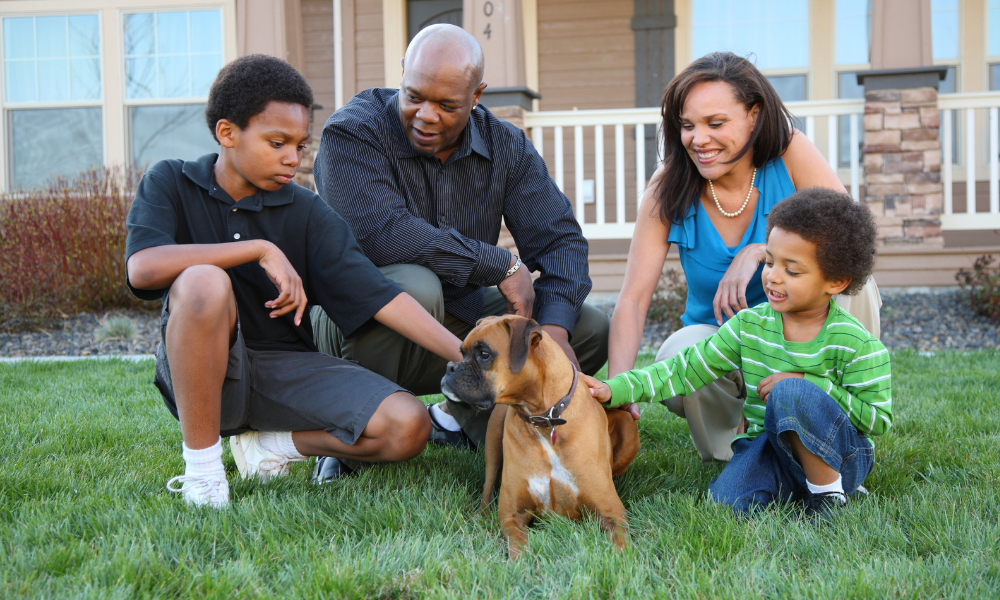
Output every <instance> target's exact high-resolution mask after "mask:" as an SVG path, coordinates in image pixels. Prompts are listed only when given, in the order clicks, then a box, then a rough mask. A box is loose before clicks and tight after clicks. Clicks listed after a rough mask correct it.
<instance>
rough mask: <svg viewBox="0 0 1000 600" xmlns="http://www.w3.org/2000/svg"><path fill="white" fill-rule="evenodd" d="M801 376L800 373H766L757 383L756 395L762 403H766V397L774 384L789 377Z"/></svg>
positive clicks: (800, 377)
mask: <svg viewBox="0 0 1000 600" xmlns="http://www.w3.org/2000/svg"><path fill="white" fill-rule="evenodd" d="M803 376H804V375H803V374H802V373H775V374H774V375H768V376H767V377H765V378H764V379H761V380H760V383H758V384H757V395H758V396H760V399H761V400H763V401H764V404H767V397H768V396H770V395H771V388H773V387H774V384H776V383H778V382H779V381H781V380H782V379H788V378H789V377H798V378H799V379H802V377H803Z"/></svg>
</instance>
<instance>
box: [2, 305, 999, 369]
mask: <svg viewBox="0 0 1000 600" xmlns="http://www.w3.org/2000/svg"><path fill="white" fill-rule="evenodd" d="M882 300H883V306H882V342H883V343H884V344H885V345H886V347H887V348H889V349H891V350H897V349H904V348H910V349H913V350H917V351H923V352H932V351H936V350H974V349H978V348H997V349H1000V324H998V323H994V322H992V321H990V320H989V319H988V318H986V317H984V316H982V315H978V314H976V313H975V312H973V311H972V309H971V308H969V305H968V303H967V302H966V301H965V300H964V299H962V298H961V296H960V295H959V293H958V292H948V293H943V294H895V295H886V296H884V297H883V299H882ZM599 307H600V308H601V309H602V310H604V311H605V312H606V313H608V314H611V312H612V310H613V309H614V305H613V304H603V305H599ZM111 316H125V317H128V318H129V319H131V320H132V322H133V323H134V325H135V327H134V331H135V336H134V339H132V340H127V341H126V340H109V341H104V342H98V341H97V330H98V328H99V327H100V326H101V323H102V322H103V321H104V320H105V319H107V318H109V317H111ZM158 324H159V313H156V312H143V311H134V310H133V311H122V310H115V311H106V312H101V313H80V314H77V315H74V316H70V317H68V318H66V319H64V320H63V322H62V326H61V327H55V328H51V329H41V330H38V331H29V332H24V333H0V356H2V357H21V356H92V355H100V354H152V353H153V352H154V351H155V350H156V344H157V343H158V341H159V332H158V330H157V328H158ZM672 332H673V327H672V326H670V325H667V324H664V323H652V322H647V323H646V329H645V332H644V333H643V337H642V348H643V350H644V351H653V352H655V351H656V350H657V349H658V348H659V346H660V344H661V343H662V342H663V340H665V339H667V336H669V335H670V334H671V333H672Z"/></svg>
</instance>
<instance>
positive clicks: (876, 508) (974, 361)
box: [0, 351, 1000, 600]
mask: <svg viewBox="0 0 1000 600" xmlns="http://www.w3.org/2000/svg"><path fill="white" fill-rule="evenodd" d="M649 360H650V358H649V357H648V356H647V357H645V361H647V362H648V361H649ZM893 374H894V378H893V387H894V394H893V395H894V400H895V402H894V409H895V413H896V418H895V426H894V427H893V428H892V430H891V432H890V433H889V434H888V435H887V436H885V437H883V438H880V439H878V440H876V444H877V446H876V455H875V461H876V464H875V471H874V472H873V473H872V475H871V477H869V479H868V480H867V481H866V486H867V487H868V488H869V489H870V490H871V492H872V493H871V496H870V497H868V498H866V499H862V500H859V501H855V502H853V503H852V504H851V505H850V506H849V507H848V509H847V510H846V511H844V512H843V513H842V514H841V515H839V516H838V517H837V518H836V519H835V520H834V521H833V522H831V523H828V524H827V525H825V526H819V527H818V526H813V525H809V524H805V523H803V522H801V521H800V520H799V519H798V517H797V513H796V512H795V511H792V510H787V509H783V510H772V511H768V512H766V513H764V514H760V515H758V516H757V517H755V518H752V519H749V520H746V519H740V518H736V517H734V516H732V515H731V514H730V513H729V512H728V510H727V509H725V508H721V507H719V506H716V505H713V504H712V503H710V502H708V501H707V500H706V498H705V490H706V489H707V487H708V483H709V481H710V480H711V479H712V478H713V477H714V476H715V475H716V474H718V472H719V470H720V467H704V466H702V464H701V462H700V461H699V460H698V458H697V455H696V453H695V451H694V448H693V446H692V444H691V442H690V439H689V438H688V436H687V431H686V429H687V426H686V424H685V423H684V421H682V420H680V419H678V418H676V417H674V416H673V415H671V414H669V413H668V412H667V411H666V409H664V408H662V407H659V406H649V407H644V409H643V418H642V420H641V421H640V422H639V431H640V434H641V436H642V450H641V451H640V452H639V456H638V458H637V459H636V462H635V463H634V464H633V465H632V467H631V469H629V471H628V472H627V473H626V474H625V475H624V476H622V477H621V478H620V479H619V480H618V481H617V484H618V490H619V492H620V494H621V496H622V500H623V501H624V503H625V507H626V508H627V509H628V513H629V521H630V524H631V532H632V545H631V547H630V548H629V549H627V550H625V551H622V552H617V551H614V550H613V549H612V547H611V546H610V545H609V544H608V542H607V541H606V539H605V537H604V535H603V533H601V531H600V530H599V528H598V526H597V523H596V522H595V521H594V520H589V521H584V522H570V521H566V520H563V519H559V518H547V519H544V520H543V521H542V522H541V523H540V524H539V525H536V526H535V527H534V529H533V531H532V533H531V535H530V547H529V549H528V550H527V552H526V553H525V555H523V557H522V558H521V559H520V560H519V561H517V562H510V561H508V560H507V559H506V552H505V549H504V545H503V543H502V540H501V536H500V529H499V527H498V525H497V524H496V522H495V520H494V519H493V518H484V517H481V516H479V515H478V514H477V512H476V508H477V507H478V502H479V494H480V490H481V486H482V481H483V456H482V455H481V454H479V455H476V454H471V453H466V452H460V451H457V450H452V449H443V448H437V447H428V448H427V450H425V451H424V453H423V454H422V455H420V456H419V457H417V458H416V459H414V460H412V461H410V462H408V463H405V464H400V465H387V466H384V467H379V468H375V469H371V470H368V471H367V472H364V473H362V474H361V475H359V476H356V477H351V478H348V479H346V480H344V481H340V482H337V483H334V484H331V485H328V486H324V487H322V488H320V487H317V486H314V485H311V484H310V481H309V475H310V473H311V468H312V464H311V463H307V464H298V465H295V466H294V467H293V469H292V475H291V477H288V478H286V479H284V480H279V481H273V482H269V483H267V484H260V483H256V482H245V481H240V480H238V479H237V478H236V477H235V471H236V470H235V466H234V464H233V461H232V459H231V458H230V457H229V455H228V445H227V446H226V448H227V450H226V457H225V462H226V469H227V471H228V472H229V475H230V482H231V488H230V489H231V498H232V502H233V504H232V506H231V508H230V509H228V510H223V511H215V510H211V509H197V508H191V507H188V506H186V505H185V504H184V502H183V501H182V500H181V499H180V497H179V496H178V495H176V494H169V493H167V492H166V491H165V490H164V484H165V483H166V481H167V479H168V478H170V477H172V476H174V475H178V474H180V473H182V471H183V461H182V459H181V453H180V447H181V436H180V430H179V428H178V426H177V423H176V422H175V421H174V420H173V418H172V417H171V416H170V415H169V413H168V412H167V410H166V409H165V408H164V407H163V404H162V402H161V400H160V398H159V394H158V393H157V392H156V390H155V389H154V388H153V386H152V385H151V381H152V378H153V372H152V363H151V362H145V363H140V364H129V363H121V362H109V363H92V362H80V363H62V364H52V363H47V364H39V363H34V364H19V365H0V494H2V496H0V596H2V597H54V598H68V597H93V598H132V597H157V598H162V597H175V598H209V597H211V598H233V597H237V598H258V597H262V598H270V597H294V598H340V597H349V598H371V597H382V598H412V597H445V598H461V599H463V600H465V599H472V598H552V597H565V598H578V597H601V598H603V597H617V598H626V597H645V596H656V597H694V598H713V597H727V598H746V597H769V598H778V597H782V598H783V597H806V598H847V597H865V598H886V597H890V598H897V597H906V598H972V597H979V598H997V597H1000V353H997V352H995V351H983V352H975V353H968V354H958V353H942V354H938V355H937V356H933V357H921V356H918V355H916V354H913V353H910V352H903V353H895V354H894V355H893ZM427 400H430V399H429V398H428V399H427Z"/></svg>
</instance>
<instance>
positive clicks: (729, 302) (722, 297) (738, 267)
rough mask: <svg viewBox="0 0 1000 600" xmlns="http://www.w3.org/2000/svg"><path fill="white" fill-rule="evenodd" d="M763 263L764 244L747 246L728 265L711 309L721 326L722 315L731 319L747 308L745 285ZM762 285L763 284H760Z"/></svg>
mask: <svg viewBox="0 0 1000 600" xmlns="http://www.w3.org/2000/svg"><path fill="white" fill-rule="evenodd" d="M762 262H764V244H747V245H746V247H745V248H743V249H742V250H740V251H739V252H738V253H737V254H736V257H735V258H733V262H731V263H730V264H729V268H728V269H726V273H725V274H724V275H723V276H722V280H721V281H719V289H718V290H717V291H716V292H715V299H714V300H713V301H712V308H714V309H715V320H716V322H718V324H719V326H720V327H721V326H722V315H723V313H725V315H726V317H728V318H730V319H731V318H733V315H735V314H736V313H738V312H740V311H741V310H743V309H744V308H749V307H748V306H747V285H749V283H750V279H751V278H752V277H753V276H754V275H755V274H756V273H757V267H759V266H760V263H762ZM761 285H763V284H761Z"/></svg>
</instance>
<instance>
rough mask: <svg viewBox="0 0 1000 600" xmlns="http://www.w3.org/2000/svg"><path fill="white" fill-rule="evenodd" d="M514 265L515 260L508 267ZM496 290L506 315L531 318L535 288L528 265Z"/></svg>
mask: <svg viewBox="0 0 1000 600" xmlns="http://www.w3.org/2000/svg"><path fill="white" fill-rule="evenodd" d="M516 263H517V258H514V259H513V260H512V261H510V266H512V267H513V266H514V265H515V264H516ZM497 289H498V290H500V293H501V294H502V295H503V297H504V299H505V300H507V314H509V315H520V316H522V317H527V318H529V319H530V318H531V310H532V308H533V307H534V306H535V286H534V284H533V283H532V281H531V273H530V272H528V265H526V264H524V263H521V266H520V267H518V269H517V270H516V271H514V274H513V275H511V276H510V277H508V278H507V279H504V280H503V281H501V282H500V283H499V284H497ZM574 358H575V357H574Z"/></svg>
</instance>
